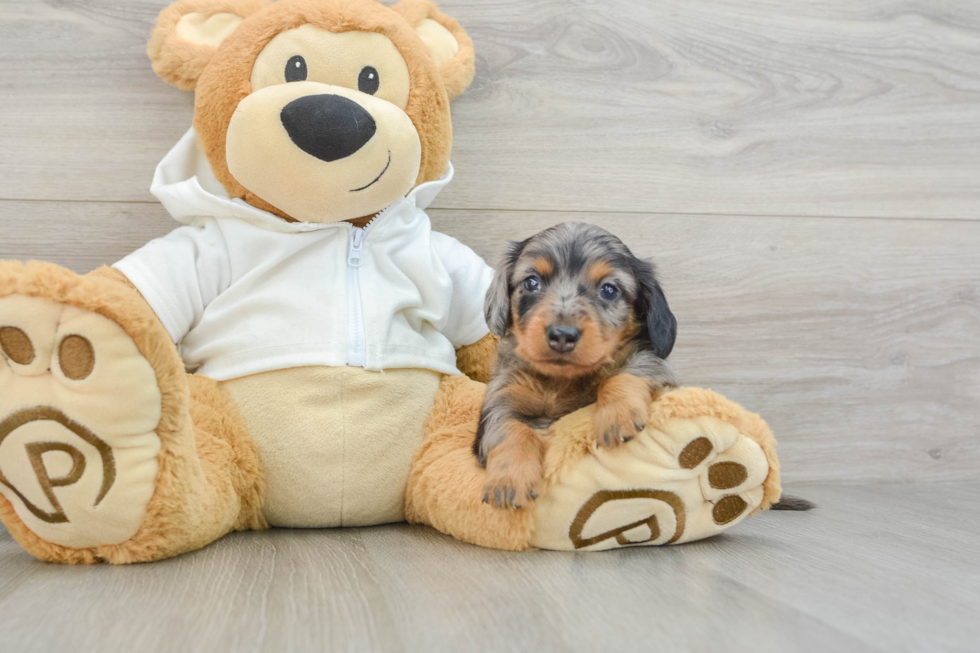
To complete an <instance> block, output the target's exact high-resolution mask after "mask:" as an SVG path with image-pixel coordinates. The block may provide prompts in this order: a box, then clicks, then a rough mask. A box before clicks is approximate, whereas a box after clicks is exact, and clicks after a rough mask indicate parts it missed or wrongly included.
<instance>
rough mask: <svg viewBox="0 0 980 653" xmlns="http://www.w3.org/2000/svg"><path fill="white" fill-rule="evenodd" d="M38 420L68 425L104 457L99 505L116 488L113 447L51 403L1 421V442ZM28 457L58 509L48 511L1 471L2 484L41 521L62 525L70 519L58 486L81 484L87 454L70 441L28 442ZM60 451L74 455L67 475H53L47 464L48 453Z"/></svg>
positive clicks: (49, 499)
mask: <svg viewBox="0 0 980 653" xmlns="http://www.w3.org/2000/svg"><path fill="white" fill-rule="evenodd" d="M38 421H52V422H56V423H58V424H60V425H61V426H63V427H65V428H66V429H68V430H69V431H71V432H72V433H74V434H75V435H77V436H78V437H79V438H81V439H82V440H83V441H85V442H87V443H89V444H90V445H92V446H93V447H95V449H96V450H97V451H98V453H99V457H100V458H101V460H102V486H101V487H100V489H99V494H98V496H97V497H96V498H95V504H94V505H96V506H97V505H99V503H101V502H102V499H104V498H105V495H106V494H107V493H108V492H109V489H110V488H111V487H112V484H113V482H115V479H116V465H115V460H114V459H113V455H112V449H111V448H110V447H109V445H107V444H106V443H105V442H103V441H102V440H100V439H99V438H98V437H96V435H95V434H94V433H92V432H91V431H90V430H88V429H87V428H85V427H84V426H82V425H81V424H78V423H77V422H74V421H72V420H70V419H69V418H68V417H67V416H65V414H64V413H62V412H61V411H60V410H57V409H56V408H51V407H48V406H39V407H37V408H27V409H25V410H21V411H19V412H16V413H14V414H13V415H11V416H9V417H8V418H7V419H5V420H3V422H0V445H2V444H3V441H4V439H5V438H6V437H7V436H8V435H10V433H11V432H13V431H14V430H16V429H18V428H20V427H21V426H25V425H26V424H29V423H31V422H38ZM26 449H27V456H28V459H29V460H30V461H31V467H32V468H33V469H34V474H35V475H36V476H37V481H38V483H39V484H40V486H41V489H42V490H43V491H44V496H46V497H47V499H48V501H49V502H50V503H51V506H52V507H53V508H54V510H53V511H51V512H48V511H46V510H43V509H41V508H39V507H38V506H36V505H34V504H33V503H32V502H31V501H30V500H28V498H27V497H26V496H24V494H23V493H21V492H20V490H18V489H17V488H16V487H14V485H13V484H12V483H11V482H10V481H9V480H7V478H6V477H5V476H4V475H3V473H2V472H0V483H3V484H4V485H6V486H7V487H8V488H10V490H11V491H12V492H13V493H14V494H16V495H17V496H18V497H19V498H20V500H21V501H23V502H24V505H25V506H26V507H27V509H28V510H30V511H31V514H33V515H34V516H35V517H37V518H38V519H40V520H41V521H44V522H47V523H49V524H62V523H65V522H67V521H68V517H67V515H65V511H64V510H63V509H62V507H61V504H60V503H59V502H58V498H57V497H56V496H55V494H54V488H56V487H64V486H67V485H74V484H75V483H77V482H78V481H79V480H80V479H81V478H82V476H83V475H84V474H85V456H84V455H83V454H82V452H81V451H79V450H78V448H77V447H74V446H72V445H70V444H65V443H63V442H32V443H29V444H27V445H26ZM53 451H60V452H63V453H67V454H68V455H69V456H71V459H72V466H71V469H70V470H69V471H68V473H67V474H65V475H63V476H56V477H52V476H51V474H50V473H49V472H48V469H47V467H46V466H45V464H44V454H46V453H49V452H53Z"/></svg>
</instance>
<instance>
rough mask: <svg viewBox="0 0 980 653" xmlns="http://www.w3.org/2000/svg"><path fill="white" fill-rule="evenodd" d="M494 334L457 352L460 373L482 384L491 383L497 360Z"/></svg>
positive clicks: (496, 338) (489, 334)
mask: <svg viewBox="0 0 980 653" xmlns="http://www.w3.org/2000/svg"><path fill="white" fill-rule="evenodd" d="M498 340H500V339H499V338H498V337H497V336H495V335H493V334H492V333H488V334H487V335H485V336H483V337H482V338H480V339H479V340H477V341H476V342H474V343H473V344H472V345H465V346H463V347H460V348H459V349H457V350H456V367H457V368H459V371H460V372H462V373H463V374H465V375H466V376H468V377H469V378H471V379H473V380H474V381H479V382H480V383H489V382H490V373H491V371H492V370H493V362H494V360H496V358H497V341H498Z"/></svg>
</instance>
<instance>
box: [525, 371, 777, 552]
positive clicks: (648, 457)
mask: <svg viewBox="0 0 980 653" xmlns="http://www.w3.org/2000/svg"><path fill="white" fill-rule="evenodd" d="M713 403H717V404H718V405H717V406H712V404H713ZM726 409H730V410H726ZM736 409H737V410H736ZM650 414H651V420H650V422H649V423H648V424H647V427H646V428H645V429H644V430H643V431H642V432H641V433H640V434H639V435H638V436H637V437H636V438H635V439H633V440H632V441H630V442H628V443H625V444H623V445H622V446H620V447H618V448H616V449H606V448H599V449H596V448H595V447H594V446H593V447H591V448H590V449H589V450H588V451H586V449H585V446H586V443H588V440H590V439H591V438H590V437H589V436H591V433H590V430H589V428H588V427H589V426H590V424H589V421H588V420H589V417H590V416H589V414H587V413H585V414H583V415H574V414H573V415H571V416H569V418H570V421H569V422H567V423H565V424H563V422H564V420H562V421H560V422H559V423H558V424H556V436H555V438H554V440H553V442H552V446H551V447H550V448H549V451H548V456H547V458H546V461H545V469H546V476H547V480H548V490H547V492H546V493H545V494H544V496H543V497H542V499H541V500H540V502H539V505H538V506H537V525H536V528H535V532H534V536H533V538H532V544H533V545H534V546H536V547H539V548H543V549H559V550H579V549H584V550H599V549H610V548H617V547H623V546H635V545H661V544H678V543H682V542H689V541H693V540H699V539H703V538H706V537H711V536H712V535H716V534H718V533H720V532H722V531H724V530H727V529H729V528H731V527H732V526H734V525H735V524H737V523H739V522H740V521H741V520H743V519H744V518H745V517H747V516H748V515H749V514H751V513H752V512H753V511H755V510H756V509H758V508H760V506H761V507H766V506H768V504H769V503H770V502H771V501H772V500H773V499H774V498H776V497H778V492H779V490H778V469H776V470H774V472H773V474H772V475H770V471H771V470H770V460H769V457H768V456H767V451H764V449H763V447H766V448H767V449H770V451H771V454H772V460H773V461H775V451H774V446H775V441H774V440H773V439H772V435H771V433H769V431H768V428H766V427H765V424H764V423H763V422H762V421H761V420H752V419H747V418H751V417H755V416H752V415H751V414H748V413H745V411H743V410H742V409H741V408H740V407H738V406H736V405H735V404H732V403H731V402H728V401H727V400H725V399H724V398H722V397H720V396H719V395H716V394H714V393H711V392H710V391H706V390H699V389H696V388H683V389H680V390H676V391H674V392H671V393H668V394H667V395H665V396H664V397H662V398H661V399H659V400H658V401H656V402H654V403H653V404H652V405H651V409H650ZM566 419H568V418H566ZM579 421H580V422H582V424H580V425H579V424H577V422H579ZM753 429H755V431H756V432H752V431H753ZM563 431H565V432H564V433H563ZM750 435H752V436H754V437H750ZM757 440H758V441H757ZM760 442H761V444H762V446H760ZM589 444H591V443H589ZM763 503H765V505H762V504H763Z"/></svg>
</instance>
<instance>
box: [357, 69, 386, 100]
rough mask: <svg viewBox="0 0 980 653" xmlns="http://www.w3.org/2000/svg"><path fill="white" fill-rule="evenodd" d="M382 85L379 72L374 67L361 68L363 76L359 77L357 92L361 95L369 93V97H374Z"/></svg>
mask: <svg viewBox="0 0 980 653" xmlns="http://www.w3.org/2000/svg"><path fill="white" fill-rule="evenodd" d="M380 84H381V78H380V77H378V71H377V69H376V68H375V67H374V66H364V67H363V68H361V74H360V75H358V76H357V90H358V91H360V92H361V93H367V94H368V95H374V94H375V93H377V92H378V86H379V85H380Z"/></svg>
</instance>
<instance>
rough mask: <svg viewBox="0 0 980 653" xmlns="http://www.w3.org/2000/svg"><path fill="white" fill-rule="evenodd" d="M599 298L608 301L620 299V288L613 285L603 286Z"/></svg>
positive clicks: (606, 284)
mask: <svg viewBox="0 0 980 653" xmlns="http://www.w3.org/2000/svg"><path fill="white" fill-rule="evenodd" d="M599 296H600V297H602V298H603V299H605V300H607V301H611V300H613V299H616V298H617V297H619V288H617V287H616V286H614V285H612V284H611V283H604V284H602V287H601V288H599Z"/></svg>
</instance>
